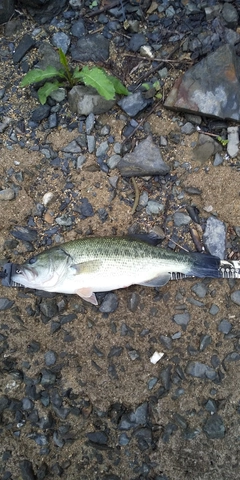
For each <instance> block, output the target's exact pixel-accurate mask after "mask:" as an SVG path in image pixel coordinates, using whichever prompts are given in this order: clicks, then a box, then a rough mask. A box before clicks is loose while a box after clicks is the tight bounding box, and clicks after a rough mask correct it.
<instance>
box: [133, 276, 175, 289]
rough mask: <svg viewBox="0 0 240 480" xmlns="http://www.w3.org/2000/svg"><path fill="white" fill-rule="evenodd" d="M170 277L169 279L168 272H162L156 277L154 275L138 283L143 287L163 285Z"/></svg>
mask: <svg viewBox="0 0 240 480" xmlns="http://www.w3.org/2000/svg"><path fill="white" fill-rule="evenodd" d="M170 279H171V275H170V273H163V274H162V275H159V276H158V277H155V278H151V279H150V280H147V281H146V282H141V283H138V285H143V286H144V287H163V285H166V283H168V281H169V280H170Z"/></svg>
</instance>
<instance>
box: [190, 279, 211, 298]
mask: <svg viewBox="0 0 240 480" xmlns="http://www.w3.org/2000/svg"><path fill="white" fill-rule="evenodd" d="M191 290H192V292H194V293H195V294H196V295H197V296H198V297H199V298H205V297H206V295H207V287H206V285H205V284H204V283H196V284H195V285H193V287H192V288H191Z"/></svg>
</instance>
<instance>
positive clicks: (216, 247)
mask: <svg viewBox="0 0 240 480" xmlns="http://www.w3.org/2000/svg"><path fill="white" fill-rule="evenodd" d="M203 241H204V245H205V246H206V248H207V250H208V251H209V253H211V254H212V255H216V256H217V257H219V258H221V260H223V259H224V258H225V250H226V226H225V224H224V223H223V222H221V220H218V219H217V218H215V217H209V218H208V219H207V223H206V228H205V232H204V234H203Z"/></svg>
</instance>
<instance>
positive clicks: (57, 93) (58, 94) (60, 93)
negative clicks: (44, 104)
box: [50, 87, 66, 103]
mask: <svg viewBox="0 0 240 480" xmlns="http://www.w3.org/2000/svg"><path fill="white" fill-rule="evenodd" d="M50 97H51V98H52V99H53V100H55V102H58V103H60V102H62V101H63V100H64V99H65V97H66V89H65V88H62V87H61V88H57V90H54V91H53V92H51V93H50Z"/></svg>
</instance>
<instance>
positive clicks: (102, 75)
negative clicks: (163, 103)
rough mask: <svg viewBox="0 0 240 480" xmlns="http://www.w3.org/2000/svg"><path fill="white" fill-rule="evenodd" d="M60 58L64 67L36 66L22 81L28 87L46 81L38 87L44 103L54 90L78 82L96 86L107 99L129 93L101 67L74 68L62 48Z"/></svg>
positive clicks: (21, 84) (40, 99)
mask: <svg viewBox="0 0 240 480" xmlns="http://www.w3.org/2000/svg"><path fill="white" fill-rule="evenodd" d="M59 59H60V62H61V65H62V67H63V68H61V69H59V70H58V69H57V68H55V67H52V66H48V67H47V68H46V69H45V70H41V69H39V68H34V69H33V70H31V71H30V72H28V73H27V74H26V75H25V77H24V78H23V79H22V81H21V83H20V86H21V87H26V86H28V85H31V84H33V83H39V82H44V85H43V86H42V87H40V88H39V89H38V98H39V101H40V103H41V104H42V105H44V104H45V103H46V101H47V97H48V96H49V95H50V94H51V93H52V92H53V91H54V90H57V89H58V88H60V87H66V86H68V87H70V88H72V87H73V86H74V85H76V84H78V83H83V84H85V85H89V86H91V87H94V88H95V89H96V90H97V91H98V93H99V94H100V95H101V96H102V97H104V98H106V100H112V99H114V98H115V94H116V93H118V94H120V95H128V94H129V92H128V90H127V89H126V87H124V85H123V84H122V83H121V82H120V80H118V78H116V77H114V76H112V75H108V74H107V73H106V72H105V70H103V69H101V68H98V67H92V68H88V67H87V66H85V67H83V68H82V69H81V70H79V68H78V67H76V68H75V69H72V68H71V67H70V66H69V63H68V61H67V57H66V55H65V53H64V52H63V51H62V50H61V48H60V49H59ZM47 80H50V81H47Z"/></svg>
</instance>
